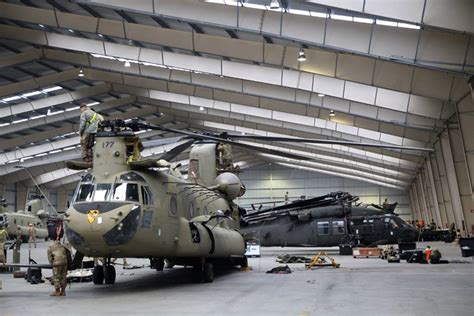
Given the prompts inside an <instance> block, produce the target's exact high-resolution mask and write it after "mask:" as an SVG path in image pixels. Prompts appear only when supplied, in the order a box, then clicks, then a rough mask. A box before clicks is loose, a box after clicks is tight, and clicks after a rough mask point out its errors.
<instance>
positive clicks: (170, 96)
mask: <svg viewBox="0 0 474 316" xmlns="http://www.w3.org/2000/svg"><path fill="white" fill-rule="evenodd" d="M150 98H152V99H158V100H162V101H169V102H177V103H183V104H189V102H190V100H189V96H187V95H183V94H177V93H169V92H163V91H158V90H150Z"/></svg>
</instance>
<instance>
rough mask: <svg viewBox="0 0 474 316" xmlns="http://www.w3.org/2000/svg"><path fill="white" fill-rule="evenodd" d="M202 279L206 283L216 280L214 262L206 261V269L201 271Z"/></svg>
mask: <svg viewBox="0 0 474 316" xmlns="http://www.w3.org/2000/svg"><path fill="white" fill-rule="evenodd" d="M201 279H202V280H203V281H204V283H212V282H213V281H214V266H213V265H212V263H208V262H207V263H205V264H204V269H202V271H201Z"/></svg>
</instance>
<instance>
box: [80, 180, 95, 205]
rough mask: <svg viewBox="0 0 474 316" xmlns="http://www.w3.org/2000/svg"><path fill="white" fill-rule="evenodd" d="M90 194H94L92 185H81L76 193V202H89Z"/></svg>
mask: <svg viewBox="0 0 474 316" xmlns="http://www.w3.org/2000/svg"><path fill="white" fill-rule="evenodd" d="M92 192H94V185H93V184H81V185H80V186H79V190H78V192H77V197H76V202H82V201H91V200H92Z"/></svg>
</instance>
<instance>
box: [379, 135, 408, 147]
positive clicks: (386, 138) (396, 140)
mask: <svg viewBox="0 0 474 316" xmlns="http://www.w3.org/2000/svg"><path fill="white" fill-rule="evenodd" d="M380 141H382V142H385V143H390V144H396V145H401V144H402V143H403V137H398V136H395V135H389V134H383V133H382V134H380Z"/></svg>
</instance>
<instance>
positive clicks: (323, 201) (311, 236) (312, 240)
mask: <svg viewBox="0 0 474 316" xmlns="http://www.w3.org/2000/svg"><path fill="white" fill-rule="evenodd" d="M358 199H359V198H358V197H357V196H352V195H351V194H350V193H348V192H333V193H330V194H327V195H323V196H319V197H315V198H311V199H307V200H298V201H295V202H293V203H290V204H286V205H281V206H277V207H271V208H267V209H262V210H258V211H253V212H248V213H247V214H246V215H244V216H243V225H242V228H241V231H242V232H243V233H244V234H245V235H246V238H248V239H254V240H256V241H258V242H259V243H260V245H262V246H316V247H332V246H341V245H348V246H355V245H364V246H369V245H377V244H399V248H400V249H409V248H414V247H415V244H414V243H415V242H416V241H417V240H418V235H419V233H418V231H417V230H416V229H415V228H414V227H412V226H410V225H409V224H407V223H406V222H405V221H404V220H403V219H401V218H400V217H399V216H398V215H397V214H396V213H395V212H394V210H395V207H396V205H397V203H394V204H388V205H384V207H380V206H378V205H375V204H371V205H365V206H360V205H358V206H356V205H354V204H356V202H357V201H358Z"/></svg>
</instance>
